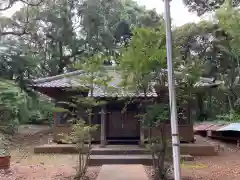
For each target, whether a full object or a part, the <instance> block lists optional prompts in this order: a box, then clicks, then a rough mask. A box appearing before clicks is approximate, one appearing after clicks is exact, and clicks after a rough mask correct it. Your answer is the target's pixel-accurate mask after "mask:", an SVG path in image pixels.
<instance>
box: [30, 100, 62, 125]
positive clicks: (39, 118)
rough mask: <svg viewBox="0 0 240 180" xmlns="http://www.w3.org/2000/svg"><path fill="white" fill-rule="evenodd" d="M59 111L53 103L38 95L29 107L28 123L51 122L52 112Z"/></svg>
mask: <svg viewBox="0 0 240 180" xmlns="http://www.w3.org/2000/svg"><path fill="white" fill-rule="evenodd" d="M57 111H61V109H59V108H56V107H55V106H54V103H53V102H51V101H50V100H47V99H45V98H42V97H39V98H38V99H37V100H35V101H33V102H32V104H31V108H30V112H29V113H30V117H29V120H28V122H27V123H29V124H49V125H50V124H52V122H53V117H54V113H55V112H57Z"/></svg>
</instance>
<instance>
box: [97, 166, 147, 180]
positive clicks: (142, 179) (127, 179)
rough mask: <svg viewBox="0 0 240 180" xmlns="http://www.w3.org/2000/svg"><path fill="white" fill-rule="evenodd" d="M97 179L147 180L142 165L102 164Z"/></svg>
mask: <svg viewBox="0 0 240 180" xmlns="http://www.w3.org/2000/svg"><path fill="white" fill-rule="evenodd" d="M97 180H148V177H147V174H146V172H145V170H144V167H143V165H140V164H137V165H112V164H110V165H103V166H102V168H101V170H100V173H99V175H98V177H97Z"/></svg>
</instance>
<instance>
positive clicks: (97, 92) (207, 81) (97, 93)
mask: <svg viewBox="0 0 240 180" xmlns="http://www.w3.org/2000/svg"><path fill="white" fill-rule="evenodd" d="M107 72H108V76H110V77H112V80H111V81H110V82H109V84H108V86H109V87H111V89H113V90H111V91H110V90H105V89H104V88H103V87H97V86H95V88H94V92H93V95H94V97H104V96H110V97H116V96H118V97H119V96H122V97H131V96H138V97H139V96H140V97H143V96H144V93H143V92H138V93H136V92H133V91H130V90H124V89H123V88H122V87H121V86H119V84H120V83H121V81H122V79H121V76H120V74H119V73H118V72H117V71H116V70H114V69H112V68H111V69H107ZM84 75H86V74H85V73H84V72H83V71H74V72H70V73H65V74H62V75H57V76H52V77H47V78H41V79H36V80H33V81H32V82H33V83H32V85H31V86H32V87H45V88H53V87H56V88H71V87H81V86H82V87H86V85H84V84H83V83H81V82H80V79H81V77H83V76H84ZM220 84H221V82H220V81H217V82H216V81H214V80H213V79H211V78H200V81H199V82H198V83H196V85H195V86H197V87H201V86H204V87H211V86H215V85H220ZM147 96H153V97H156V96H157V93H156V91H155V88H153V87H152V86H151V87H149V91H148V92H147Z"/></svg>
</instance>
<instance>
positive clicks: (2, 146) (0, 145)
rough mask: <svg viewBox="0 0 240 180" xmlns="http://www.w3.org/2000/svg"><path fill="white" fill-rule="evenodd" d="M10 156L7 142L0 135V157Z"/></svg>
mask: <svg viewBox="0 0 240 180" xmlns="http://www.w3.org/2000/svg"><path fill="white" fill-rule="evenodd" d="M5 156H10V152H9V141H8V140H7V138H6V137H5V136H4V135H3V134H1V133H0V157H5Z"/></svg>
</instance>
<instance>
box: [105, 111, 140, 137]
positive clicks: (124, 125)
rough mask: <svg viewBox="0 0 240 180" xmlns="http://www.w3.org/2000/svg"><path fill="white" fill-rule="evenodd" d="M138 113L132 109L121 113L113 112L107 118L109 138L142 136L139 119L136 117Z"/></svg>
mask: <svg viewBox="0 0 240 180" xmlns="http://www.w3.org/2000/svg"><path fill="white" fill-rule="evenodd" d="M135 115H136V113H134V112H132V111H130V112H125V113H121V112H120V111H115V112H111V113H109V115H108V118H107V124H108V127H107V137H108V138H137V137H139V136H140V125H139V121H138V120H137V118H136V117H135Z"/></svg>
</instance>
